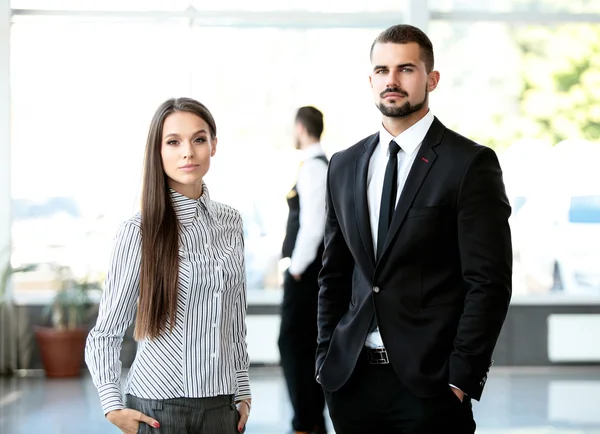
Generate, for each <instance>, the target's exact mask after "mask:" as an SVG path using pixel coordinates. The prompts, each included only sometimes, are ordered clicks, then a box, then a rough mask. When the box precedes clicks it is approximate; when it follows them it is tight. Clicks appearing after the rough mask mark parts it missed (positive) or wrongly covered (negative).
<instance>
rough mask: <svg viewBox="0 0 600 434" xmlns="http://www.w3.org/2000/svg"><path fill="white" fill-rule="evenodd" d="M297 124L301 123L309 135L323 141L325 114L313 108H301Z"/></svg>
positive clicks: (297, 115) (297, 116) (297, 114)
mask: <svg viewBox="0 0 600 434" xmlns="http://www.w3.org/2000/svg"><path fill="white" fill-rule="evenodd" d="M296 122H299V123H300V124H301V125H302V126H304V128H306V131H307V132H308V135H309V136H311V137H314V138H316V139H321V134H323V113H321V112H320V111H319V110H317V109H316V108H314V107H312V106H305V107H300V108H299V109H298V113H296Z"/></svg>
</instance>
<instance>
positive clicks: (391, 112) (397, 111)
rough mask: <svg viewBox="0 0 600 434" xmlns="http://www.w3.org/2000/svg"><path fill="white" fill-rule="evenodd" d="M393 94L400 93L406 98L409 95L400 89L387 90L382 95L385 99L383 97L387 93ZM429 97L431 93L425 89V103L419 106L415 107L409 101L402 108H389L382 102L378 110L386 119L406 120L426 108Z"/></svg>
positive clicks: (422, 102) (415, 105)
mask: <svg viewBox="0 0 600 434" xmlns="http://www.w3.org/2000/svg"><path fill="white" fill-rule="evenodd" d="M391 92H394V93H400V94H403V95H406V97H408V94H407V93H406V92H404V91H399V90H398V89H386V90H384V91H383V92H382V93H381V97H382V98H383V96H384V95H385V94H386V93H391ZM428 96H429V91H428V90H427V87H425V96H424V97H423V101H421V102H420V103H418V104H414V105H413V104H411V103H410V102H409V101H406V102H405V103H404V104H402V105H401V106H400V107H388V106H386V105H384V104H383V101H382V102H380V103H379V104H378V105H377V108H378V109H379V111H380V112H381V114H382V115H384V116H385V117H388V118H405V117H406V116H408V115H410V114H412V113H414V112H418V111H419V110H421V109H422V108H423V107H425V104H427V98H428Z"/></svg>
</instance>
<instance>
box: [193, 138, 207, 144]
mask: <svg viewBox="0 0 600 434" xmlns="http://www.w3.org/2000/svg"><path fill="white" fill-rule="evenodd" d="M195 142H196V143H204V142H206V139H205V138H204V137H198V138H197V139H196V140H195Z"/></svg>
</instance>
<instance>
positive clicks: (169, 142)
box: [167, 140, 177, 145]
mask: <svg viewBox="0 0 600 434" xmlns="http://www.w3.org/2000/svg"><path fill="white" fill-rule="evenodd" d="M176 144H177V140H169V141H168V142H167V145H176Z"/></svg>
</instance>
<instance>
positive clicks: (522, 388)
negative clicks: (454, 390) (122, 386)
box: [0, 367, 600, 434]
mask: <svg viewBox="0 0 600 434" xmlns="http://www.w3.org/2000/svg"><path fill="white" fill-rule="evenodd" d="M251 380H252V387H253V392H254V405H253V408H252V417H251V421H250V423H249V425H248V430H247V433H248V434H284V433H287V427H288V421H289V418H290V408H289V403H288V399H287V396H286V391H285V388H284V384H283V381H282V378H281V373H280V371H279V369H277V368H255V369H253V370H252V371H251ZM474 412H475V417H476V420H477V423H478V427H479V428H478V430H477V432H478V433H484V434H486V433H487V434H492V433H493V434H500V433H502V434H542V433H544V434H545V433H548V434H550V433H552V434H592V433H597V434H600V367H581V368H566V367H565V368H563V367H560V368H510V369H509V368H495V369H493V370H492V372H491V375H490V379H489V380H488V383H487V386H486V389H485V392H484V396H483V399H482V401H481V402H480V403H474ZM0 433H1V434H38V433H39V434H46V433H48V434H110V433H115V434H118V433H119V431H118V430H117V429H116V428H115V427H113V426H112V425H111V424H109V423H108V422H107V421H106V420H105V419H104V417H103V415H102V412H101V410H100V406H99V402H98V397H97V394H96V390H95V389H94V386H93V385H92V383H91V381H90V379H89V377H88V376H84V377H83V379H80V380H46V379H44V378H40V377H26V378H0ZM365 434H376V433H365Z"/></svg>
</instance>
